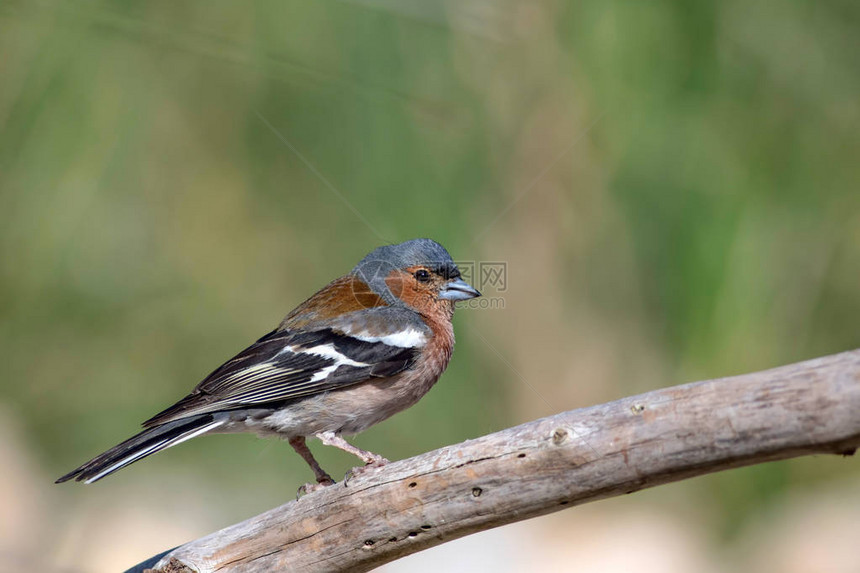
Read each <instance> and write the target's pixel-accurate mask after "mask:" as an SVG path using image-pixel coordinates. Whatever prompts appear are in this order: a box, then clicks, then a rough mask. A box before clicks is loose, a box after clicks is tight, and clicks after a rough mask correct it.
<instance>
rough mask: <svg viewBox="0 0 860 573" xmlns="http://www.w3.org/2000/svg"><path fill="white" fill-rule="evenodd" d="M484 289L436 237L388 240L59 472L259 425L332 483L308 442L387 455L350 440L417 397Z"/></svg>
mask: <svg viewBox="0 0 860 573" xmlns="http://www.w3.org/2000/svg"><path fill="white" fill-rule="evenodd" d="M478 296H481V293H480V292H478V290H477V289H475V288H474V287H473V286H471V285H470V284H469V283H468V282H466V281H465V280H464V279H463V277H462V276H461V274H460V270H459V269H458V267H457V265H456V263H455V262H454V261H453V259H452V258H451V255H450V254H449V253H448V251H447V250H445V248H444V247H443V246H442V245H440V244H439V243H437V242H436V241H433V240H432V239H412V240H409V241H405V242H403V243H399V244H391V245H383V246H380V247H377V248H376V249H374V250H373V251H371V252H370V253H369V254H367V255H366V256H365V257H364V258H363V259H361V261H360V262H359V263H358V264H357V265H356V266H355V267H354V268H353V269H352V270H351V271H350V272H349V273H348V274H346V275H343V276H341V277H339V278H337V279H335V280H333V281H332V282H330V283H329V284H328V285H326V286H325V287H323V288H322V289H321V290H319V291H318V292H317V293H316V294H314V295H312V296H311V297H310V298H308V299H307V300H305V301H304V302H302V303H301V304H300V305H298V306H297V307H296V308H295V309H293V310H292V311H291V312H290V313H289V314H287V315H286V317H285V318H284V319H283V320H282V321H281V322H280V324H279V325H278V326H277V328H275V329H274V330H272V331H271V332H269V333H268V334H266V335H265V336H263V337H261V338H260V339H259V340H257V341H256V342H254V343H253V344H251V345H250V346H249V347H247V348H246V349H244V350H243V351H241V352H240V353H239V354H237V355H236V356H234V357H233V358H231V359H230V360H228V361H227V362H225V363H224V364H222V365H221V366H219V367H218V368H217V369H216V370H215V371H213V372H212V373H211V374H209V376H207V377H206V378H205V379H204V380H203V381H202V382H200V383H199V384H198V385H197V386H196V387H195V388H194V389H193V391H192V392H191V393H190V394H188V395H187V396H185V397H184V398H182V399H181V400H179V401H178V402H176V403H175V404H173V405H172V406H170V407H169V408H167V409H165V410H163V411H162V412H160V413H158V414H156V415H155V416H153V417H152V418H150V419H149V420H147V421H145V422H143V428H144V429H143V431H141V432H140V433H138V434H137V435H135V436H133V437H131V438H129V439H127V440H125V441H124V442H122V443H120V444H118V445H117V446H114V447H113V448H111V449H109V450H107V451H106V452H104V453H102V454H100V455H98V456H96V457H95V458H93V459H92V460H90V461H88V462H86V463H85V464H83V465H81V466H80V467H78V468H76V469H74V470H72V471H71V472H69V473H67V474H66V475H64V476H62V477H60V478H59V479H57V480H56V483H62V482H66V481H69V480H72V479H74V480H75V481H83V482H84V483H93V482H96V481H99V480H100V479H102V478H104V477H106V476H108V475H110V474H112V473H114V472H116V471H118V470H120V469H122V468H124V467H126V466H128V465H130V464H132V463H134V462H137V461H139V460H141V459H143V458H145V457H147V456H150V455H152V454H154V453H156V452H159V451H161V450H164V449H166V448H169V447H172V446H175V445H177V444H179V443H181V442H184V441H186V440H190V439H191V438H196V437H198V436H202V435H204V434H216V433H240V432H250V433H254V434H257V435H258V436H261V437H280V438H282V439H286V440H287V441H288V442H289V444H290V445H291V446H292V447H293V449H294V450H295V451H296V453H298V454H299V456H301V457H302V458H303V459H304V461H305V462H307V464H308V465H309V466H310V468H311V470H313V473H314V478H315V483H308V484H305V485H304V486H302V488H300V493H301V492H302V491H303V490H304V492H305V493H308V492H310V491H314V490H315V489H319V488H322V487H326V486H329V485H332V484H334V483H335V482H334V480H333V479H332V478H331V476H330V475H329V474H328V473H326V472H325V470H323V469H322V467H320V465H319V463H318V462H317V461H316V459H315V458H314V456H313V454H312V453H311V451H310V449H309V448H308V446H307V443H306V440H307V439H308V438H318V439H319V440H320V441H321V442H322V443H323V444H325V445H327V446H333V447H336V448H339V449H341V450H343V451H346V452H349V453H350V454H353V455H355V456H357V457H358V458H359V459H360V460H361V461H362V462H364V464H365V465H364V466H360V467H358V468H354V470H352V471H358V472H360V471H363V470H364V469H366V468H368V467H376V466H382V465H384V464H386V463H388V460H387V459H386V458H384V457H382V456H380V455H379V454H375V453H373V452H369V451H366V450H362V449H360V448H358V447H356V446H354V445H352V444H350V443H349V442H347V441H346V439H345V436H352V435H355V434H358V433H360V432H362V431H364V430H366V429H367V428H369V427H370V426H372V425H374V424H377V423H379V422H381V421H383V420H385V419H387V418H389V417H391V416H392V415H394V414H396V413H398V412H401V411H403V410H405V409H406V408H408V407H410V406H412V405H413V404H415V403H416V402H417V401H418V400H419V399H420V398H421V397H422V396H424V395H425V394H426V393H427V392H428V391H429V390H430V388H432V387H433V385H434V384H435V383H436V381H437V380H438V379H439V377H440V376H441V375H442V373H443V372H444V371H445V369H446V368H447V366H448V363H449V361H450V360H451V355H452V353H453V350H454V330H453V325H452V318H453V315H454V308H455V303H456V302H457V301H464V300H468V299H471V298H474V297H478Z"/></svg>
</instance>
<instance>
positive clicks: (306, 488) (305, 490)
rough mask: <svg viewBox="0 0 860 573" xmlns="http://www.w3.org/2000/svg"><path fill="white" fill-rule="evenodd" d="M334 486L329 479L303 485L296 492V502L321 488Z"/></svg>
mask: <svg viewBox="0 0 860 573" xmlns="http://www.w3.org/2000/svg"><path fill="white" fill-rule="evenodd" d="M334 484H335V481H334V480H333V479H331V478H328V479H323V480H320V481H318V482H317V483H306V484H305V485H303V486H302V487H300V488H299V489H298V491H297V492H296V501H298V500H300V499H301V498H303V497H304V496H306V495H307V494H309V493H313V492H315V491H319V490H321V489H323V488H326V487H329V486H331V485H334Z"/></svg>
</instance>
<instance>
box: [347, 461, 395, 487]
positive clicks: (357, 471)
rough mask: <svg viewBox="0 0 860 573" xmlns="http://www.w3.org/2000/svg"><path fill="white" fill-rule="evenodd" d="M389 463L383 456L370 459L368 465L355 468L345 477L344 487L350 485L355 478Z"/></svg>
mask: <svg viewBox="0 0 860 573" xmlns="http://www.w3.org/2000/svg"><path fill="white" fill-rule="evenodd" d="M387 463H388V460H387V459H385V458H383V457H382V456H378V455H374V457H373V458H370V459H369V460H368V461H367V463H366V464H365V465H363V466H358V467H354V468H352V469H351V470H349V471H348V472H346V474H344V476H343V485H344V487H346V486H348V485H349V480H351V479H352V478H354V477H357V476H360V475H361V474H363V473H365V472H366V471H368V470H372V469H376V468H381V467H382V466H384V465H385V464H387Z"/></svg>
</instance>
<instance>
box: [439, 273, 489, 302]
mask: <svg viewBox="0 0 860 573" xmlns="http://www.w3.org/2000/svg"><path fill="white" fill-rule="evenodd" d="M476 296H481V293H479V292H478V289H476V288H475V287H473V286H472V285H470V284H469V283H467V282H466V281H464V280H463V279H460V278H457V279H454V280H452V281H448V283H447V284H446V285H445V286H444V287H442V292H440V293H439V298H442V299H445V300H468V299H470V298H475V297H476Z"/></svg>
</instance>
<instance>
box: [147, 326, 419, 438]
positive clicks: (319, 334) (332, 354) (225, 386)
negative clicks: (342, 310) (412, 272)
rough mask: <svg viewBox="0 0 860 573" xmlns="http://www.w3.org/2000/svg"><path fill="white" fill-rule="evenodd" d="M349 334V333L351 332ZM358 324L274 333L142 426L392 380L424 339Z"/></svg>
mask: <svg viewBox="0 0 860 573" xmlns="http://www.w3.org/2000/svg"><path fill="white" fill-rule="evenodd" d="M350 331H352V333H349V332H350ZM370 332H371V331H368V330H367V329H361V328H356V325H337V326H332V327H329V328H324V329H321V330H314V331H310V332H307V331H303V332H291V331H277V330H276V331H273V332H271V333H269V334H267V335H266V336H264V337H262V338H261V339H259V340H258V341H257V342H255V343H254V344H252V345H251V346H249V347H248V348H246V349H245V350H243V351H242V352H240V353H239V354H238V355H236V357H234V358H233V359H232V360H230V361H228V362H226V363H225V364H223V365H222V366H221V367H219V368H218V369H217V370H215V371H214V372H213V373H212V374H210V375H209V376H208V377H207V378H206V379H205V380H203V382H201V383H200V384H199V385H198V386H197V387H196V388H195V389H194V391H193V392H192V393H191V394H189V395H188V396H186V397H185V398H183V399H182V400H180V401H179V402H177V403H176V404H175V405H173V406H171V407H170V408H168V409H166V410H164V411H163V412H161V413H159V414H157V415H156V416H154V417H153V418H151V419H149V420H147V421H146V422H144V424H143V425H144V427H153V426H157V425H160V424H164V423H166V422H170V421H173V420H177V419H180V418H185V417H188V416H195V415H199V414H206V413H211V412H217V411H224V410H235V409H242V408H254V407H265V406H268V405H280V404H284V403H286V402H289V401H292V400H296V399H300V398H302V397H306V396H310V395H314V394H319V393H322V392H327V391H330V390H335V389H339V388H344V387H347V386H352V385H354V384H358V383H360V382H364V381H366V380H369V379H371V378H381V377H387V376H393V375H395V374H397V373H399V372H402V371H403V370H406V369H407V368H409V367H410V366H412V364H413V363H414V362H415V360H416V358H417V357H418V354H419V353H420V351H421V348H422V347H423V345H424V344H425V343H426V340H427V338H428V335H427V334H426V333H424V332H423V331H421V330H419V329H414V328H413V329H403V330H398V331H395V332H388V333H384V334H381V335H380V334H375V335H374V334H371V333H370Z"/></svg>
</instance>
